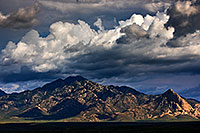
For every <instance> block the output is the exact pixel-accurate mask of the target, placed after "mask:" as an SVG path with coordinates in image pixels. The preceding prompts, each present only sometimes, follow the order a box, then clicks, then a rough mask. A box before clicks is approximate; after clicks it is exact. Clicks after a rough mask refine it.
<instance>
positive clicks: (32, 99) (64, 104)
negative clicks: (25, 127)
mask: <svg viewBox="0 0 200 133" xmlns="http://www.w3.org/2000/svg"><path fill="white" fill-rule="evenodd" d="M199 118H200V103H199V102H198V101H196V100H192V99H186V98H183V97H181V96H179V95H178V94H177V93H175V92H174V91H173V90H172V89H169V90H168V91H166V92H165V93H163V94H160V95H146V94H144V93H140V92H138V91H136V90H134V89H133V88H129V87H126V86H121V87H119V86H113V85H110V86H105V85H101V84H98V83H95V82H93V81H90V80H88V79H86V78H83V77H81V76H75V77H68V78H66V79H64V80H63V79H58V80H56V81H53V82H51V83H49V84H46V85H44V86H43V87H40V88H36V89H34V90H32V91H30V90H28V91H24V92H21V93H14V94H6V93H3V92H2V93H1V96H0V119H1V120H8V119H32V120H60V119H66V120H69V121H127V120H129V121H131V120H133V121H134V120H152V119H170V120H172V119H199Z"/></svg>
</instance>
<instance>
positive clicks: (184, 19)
mask: <svg viewBox="0 0 200 133" xmlns="http://www.w3.org/2000/svg"><path fill="white" fill-rule="evenodd" d="M168 14H169V15H170V19H169V21H168V23H167V26H172V27H174V28H175V29H176V31H175V36H177V37H180V36H184V35H187V34H188V33H193V32H195V31H196V30H200V23H198V22H199V21H200V1H199V0H193V1H189V0H184V1H177V2H175V3H174V4H173V5H172V6H170V8H169V10H168Z"/></svg>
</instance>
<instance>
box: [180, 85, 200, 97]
mask: <svg viewBox="0 0 200 133" xmlns="http://www.w3.org/2000/svg"><path fill="white" fill-rule="evenodd" d="M180 94H181V95H182V96H184V97H186V98H196V99H197V100H200V85H198V86H196V87H194V88H187V89H183V90H182V91H181V92H180Z"/></svg>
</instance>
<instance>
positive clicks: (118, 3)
mask: <svg viewBox="0 0 200 133" xmlns="http://www.w3.org/2000/svg"><path fill="white" fill-rule="evenodd" d="M39 2H40V3H41V4H42V5H43V6H44V7H47V8H50V9H56V10H58V11H61V12H63V13H65V12H79V13H82V14H85V13H86V14H91V13H94V12H95V13H97V12H108V11H109V12H115V11H117V10H128V9H130V8H133V7H134V8H138V7H140V8H143V9H145V10H148V11H151V12H156V11H158V10H160V9H163V8H165V7H167V6H169V3H170V2H169V1H168V2H167V1H165V2H163V1H152V0H144V1H139V0H123V1H122V0H79V2H78V3H77V2H75V1H56V2H55V1H51V0H39ZM141 5H142V6H141ZM77 9H79V10H77ZM92 11H93V12H92Z"/></svg>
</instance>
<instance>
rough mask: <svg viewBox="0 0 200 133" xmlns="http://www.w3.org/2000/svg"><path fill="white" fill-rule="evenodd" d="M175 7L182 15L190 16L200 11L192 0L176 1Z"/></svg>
mask: <svg viewBox="0 0 200 133" xmlns="http://www.w3.org/2000/svg"><path fill="white" fill-rule="evenodd" d="M175 9H176V11H177V12H179V13H180V14H181V15H187V16H190V15H195V14H197V13H199V10H198V7H197V6H196V5H192V2H191V1H178V2H176V3H175ZM177 15H178V14H177Z"/></svg>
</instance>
